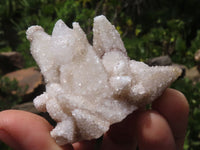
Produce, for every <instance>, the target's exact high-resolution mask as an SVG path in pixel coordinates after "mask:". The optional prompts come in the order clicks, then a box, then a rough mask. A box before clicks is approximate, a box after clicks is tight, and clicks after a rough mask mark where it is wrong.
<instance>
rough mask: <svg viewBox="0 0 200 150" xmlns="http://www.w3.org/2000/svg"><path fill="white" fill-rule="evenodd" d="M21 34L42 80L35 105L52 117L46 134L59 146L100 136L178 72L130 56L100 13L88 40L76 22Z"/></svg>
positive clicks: (161, 88) (35, 27)
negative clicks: (43, 86) (53, 124)
mask: <svg viewBox="0 0 200 150" xmlns="http://www.w3.org/2000/svg"><path fill="white" fill-rule="evenodd" d="M26 33H27V38H28V40H29V41H30V42H31V53H32V55H33V57H34V59H35V60H36V62H37V64H38V65H39V67H40V69H41V72H42V74H43V76H44V78H45V82H46V92H44V93H43V94H42V95H40V96H38V97H36V98H35V99H34V105H35V107H36V108H37V109H38V110H39V111H42V112H46V111H47V112H48V113H49V114H50V116H51V117H52V118H53V119H54V120H55V121H56V122H57V125H56V127H55V128H54V129H53V130H52V131H51V136H52V137H53V138H54V139H55V140H56V142H57V143H58V144H59V145H64V144H67V143H74V142H76V141H81V140H90V139H94V138H98V137H100V136H101V135H102V134H104V133H105V132H106V131H108V129H109V127H110V125H111V124H113V123H116V122H120V121H122V120H123V119H124V118H125V117H126V116H127V115H128V114H130V113H132V112H133V111H134V110H136V109H137V108H138V107H140V106H144V105H146V104H148V103H151V102H152V101H153V100H155V99H156V98H157V97H158V96H160V95H161V94H162V92H163V91H164V90H165V89H166V88H167V87H168V86H169V85H170V84H171V83H172V82H173V81H174V80H176V78H177V77H178V76H179V75H180V74H181V70H180V69H179V68H176V67H171V66H167V67H158V66H156V67H149V66H147V65H146V64H144V63H143V62H138V61H135V60H130V58H129V57H128V56H127V53H126V49H125V47H124V44H123V42H122V40H121V38H120V35H119V33H118V32H117V30H116V29H115V27H114V26H113V25H112V24H111V23H110V22H109V21H108V20H107V19H106V17H105V16H102V15H101V16H97V17H95V18H94V25H93V45H90V44H89V42H88V40H87V38H86V35H85V33H84V32H83V30H82V29H81V27H80V26H79V24H78V23H76V22H75V23H73V28H72V29H71V28H69V27H67V26H66V25H65V23H64V22H63V21H62V20H58V21H57V23H56V24H55V27H54V29H53V32H52V35H48V34H47V33H45V32H44V30H43V28H42V27H40V26H31V27H29V28H28V30H27V32H26Z"/></svg>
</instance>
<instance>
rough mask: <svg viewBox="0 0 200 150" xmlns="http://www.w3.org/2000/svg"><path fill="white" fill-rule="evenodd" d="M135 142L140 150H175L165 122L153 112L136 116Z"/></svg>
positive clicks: (169, 130)
mask: <svg viewBox="0 0 200 150" xmlns="http://www.w3.org/2000/svg"><path fill="white" fill-rule="evenodd" d="M137 141H138V146H139V149H140V150H147V149H148V150H161V149H162V150H176V146H175V141H174V138H173V135H172V132H171V129H170V127H169V125H168V123H167V121H166V120H165V119H164V118H163V117H162V116H161V115H159V114H158V113H156V112H154V111H146V112H145V111H144V112H141V113H140V114H139V115H138V119H137Z"/></svg>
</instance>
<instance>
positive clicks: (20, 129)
mask: <svg viewBox="0 0 200 150" xmlns="http://www.w3.org/2000/svg"><path fill="white" fill-rule="evenodd" d="M51 129H52V127H51V125H50V124H49V123H48V122H47V121H46V120H45V119H43V118H42V117H40V116H38V115H35V114H32V113H29V112H25V111H19V110H6V111H2V112H0V140H2V141H3V142H5V143H6V144H8V145H9V146H10V147H11V148H13V149H16V150H18V149H19V150H44V149H48V150H61V148H60V147H59V146H58V145H57V144H56V143H55V142H54V140H53V139H52V138H51V137H50V134H49V131H50V130H51Z"/></svg>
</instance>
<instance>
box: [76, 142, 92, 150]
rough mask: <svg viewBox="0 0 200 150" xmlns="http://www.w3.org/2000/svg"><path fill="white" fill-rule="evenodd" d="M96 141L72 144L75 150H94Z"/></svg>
mask: <svg viewBox="0 0 200 150" xmlns="http://www.w3.org/2000/svg"><path fill="white" fill-rule="evenodd" d="M95 143H96V140H91V141H82V142H77V143H74V144H73V147H74V149H75V150H94V149H95V146H96V144H95Z"/></svg>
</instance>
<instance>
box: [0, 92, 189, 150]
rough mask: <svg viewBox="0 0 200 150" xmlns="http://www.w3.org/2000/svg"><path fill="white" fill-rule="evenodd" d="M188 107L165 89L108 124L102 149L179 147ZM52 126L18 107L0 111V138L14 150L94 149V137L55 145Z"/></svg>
mask: <svg viewBox="0 0 200 150" xmlns="http://www.w3.org/2000/svg"><path fill="white" fill-rule="evenodd" d="M188 113H189V106H188V103H187V100H186V98H185V97H184V96H183V94H181V93H180V92H178V91H176V90H173V89H167V90H166V91H165V92H164V93H163V95H162V96H161V97H159V98H158V99H157V100H156V101H154V102H153V104H152V110H147V111H145V110H138V111H136V112H134V113H133V114H130V115H129V116H128V117H127V118H126V119H124V120H123V121H122V122H120V123H117V124H114V125H112V126H111V128H110V130H109V131H108V132H107V133H106V134H105V135H104V137H103V141H102V145H101V149H102V150H134V149H135V147H136V141H137V145H138V147H139V150H161V149H162V150H181V149H182V146H183V143H184V138H185V133H186V128H187V120H188ZM50 130H52V126H51V125H50V124H49V123H48V122H47V121H46V120H45V119H43V118H42V117H40V116H38V115H35V114H32V113H29V112H25V111H19V110H6V111H2V112H0V140H2V141H3V142H5V143H6V144H8V145H9V146H10V147H12V148H13V149H15V150H94V149H95V143H96V140H92V141H83V142H77V143H74V144H73V145H70V144H68V145H65V146H63V147H60V146H58V145H57V144H56V143H55V141H54V140H53V139H52V138H51V136H50V134H49V131H50Z"/></svg>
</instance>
